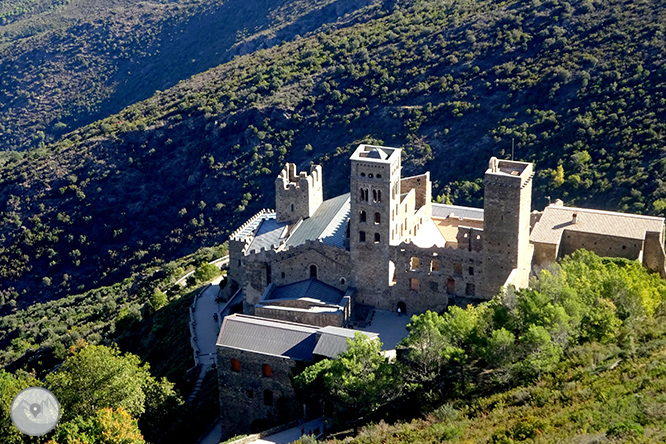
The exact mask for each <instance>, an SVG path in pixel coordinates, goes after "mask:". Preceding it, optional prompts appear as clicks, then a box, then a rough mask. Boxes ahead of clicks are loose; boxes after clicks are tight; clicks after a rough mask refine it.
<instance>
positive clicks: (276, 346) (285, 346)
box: [216, 314, 378, 361]
mask: <svg viewBox="0 0 666 444" xmlns="http://www.w3.org/2000/svg"><path fill="white" fill-rule="evenodd" d="M356 331H357V330H349V329H345V328H338V327H314V326H311V325H305V324H297V323H295V322H287V321H279V320H275V319H266V318H259V317H256V316H247V315H243V314H234V315H230V316H227V317H225V318H224V321H223V322H222V328H220V334H219V336H218V337H217V344H216V345H217V346H218V347H228V348H234V349H239V350H245V351H249V352H254V353H259V354H265V355H272V356H282V357H285V358H290V359H294V360H299V361H312V355H313V354H317V355H320V356H326V357H329V358H335V357H337V356H338V354H340V353H342V352H343V351H345V350H347V338H353V337H354V333H355V332H356ZM364 334H365V335H366V336H368V337H370V338H376V337H378V336H377V334H373V333H364Z"/></svg>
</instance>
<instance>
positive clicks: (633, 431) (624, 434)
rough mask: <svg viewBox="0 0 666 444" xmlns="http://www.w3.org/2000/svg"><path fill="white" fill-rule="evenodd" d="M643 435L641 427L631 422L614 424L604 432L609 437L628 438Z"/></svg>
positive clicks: (643, 431)
mask: <svg viewBox="0 0 666 444" xmlns="http://www.w3.org/2000/svg"><path fill="white" fill-rule="evenodd" d="M643 435H645V430H644V429H643V427H642V426H641V425H640V424H636V423H635V422H632V421H627V422H621V423H618V424H615V425H614V426H611V427H610V428H609V429H608V430H607V431H606V436H609V437H619V438H629V437H631V436H643Z"/></svg>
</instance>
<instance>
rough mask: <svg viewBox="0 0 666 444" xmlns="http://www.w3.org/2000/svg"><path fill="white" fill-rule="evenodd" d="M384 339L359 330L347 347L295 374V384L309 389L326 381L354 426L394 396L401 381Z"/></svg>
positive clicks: (336, 404)
mask: <svg viewBox="0 0 666 444" xmlns="http://www.w3.org/2000/svg"><path fill="white" fill-rule="evenodd" d="M381 347H382V343H381V342H379V340H378V339H369V338H368V337H367V336H365V335H364V334H362V333H359V332H357V333H356V334H355V335H354V339H349V338H348V339H347V351H345V352H344V353H340V355H339V356H338V358H337V359H335V360H324V361H321V362H319V363H317V364H315V365H314V366H311V367H310V368H308V369H306V370H305V371H304V372H303V373H301V375H299V376H298V377H296V381H295V385H296V387H299V388H300V389H301V390H303V389H305V390H309V389H310V388H313V387H315V386H316V385H317V384H320V383H321V382H323V386H324V387H325V391H326V394H327V398H328V399H329V400H330V401H331V402H332V404H333V406H334V407H335V410H336V411H337V412H338V413H339V414H340V415H341V416H342V417H344V418H346V419H347V420H352V421H354V427H356V426H357V425H358V422H359V421H361V420H362V419H363V418H364V417H365V416H367V415H369V414H370V413H372V412H374V411H376V410H377V409H378V408H380V407H381V406H383V405H385V404H386V403H388V402H390V401H391V400H393V399H395V398H396V397H397V396H398V394H399V388H400V385H401V384H400V381H398V380H397V376H396V374H395V371H394V369H395V367H393V366H392V365H391V364H390V363H389V362H388V361H387V360H386V358H385V357H384V354H383V353H382V349H381Z"/></svg>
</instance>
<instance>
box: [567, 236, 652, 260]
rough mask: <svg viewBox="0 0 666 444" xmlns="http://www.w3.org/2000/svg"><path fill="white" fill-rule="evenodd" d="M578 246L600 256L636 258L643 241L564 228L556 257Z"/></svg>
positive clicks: (641, 249)
mask: <svg viewBox="0 0 666 444" xmlns="http://www.w3.org/2000/svg"><path fill="white" fill-rule="evenodd" d="M580 248H585V249H586V250H588V251H593V252H595V253H596V254H598V255H599V256H602V257H623V258H626V259H634V260H637V259H639V258H640V257H641V251H643V241H642V240H637V239H630V238H624V237H616V236H607V235H601V234H596V233H580V232H576V231H568V230H564V231H563V232H562V238H561V239H560V248H559V251H558V257H560V258H561V257H564V256H565V255H567V254H571V253H573V252H574V251H576V250H578V249H580Z"/></svg>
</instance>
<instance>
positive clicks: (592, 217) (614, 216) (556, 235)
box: [530, 205, 664, 244]
mask: <svg viewBox="0 0 666 444" xmlns="http://www.w3.org/2000/svg"><path fill="white" fill-rule="evenodd" d="M574 214H576V223H573V216H574ZM663 229H664V218H663V217H652V216H641V215H637V214H625V213H615V212H611V211H600V210H589V209H586V208H574V207H563V206H559V205H549V206H547V207H546V208H545V210H544V212H543V215H542V216H541V219H540V220H539V222H538V223H537V224H536V226H535V227H534V229H533V230H532V234H531V235H530V242H538V243H544V244H557V243H559V242H560V238H561V236H562V233H563V232H564V231H565V230H566V231H572V232H578V233H591V234H599V235H603V236H616V237H624V238H629V239H638V240H643V239H644V238H645V233H646V232H647V231H656V232H661V231H662V230H663Z"/></svg>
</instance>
